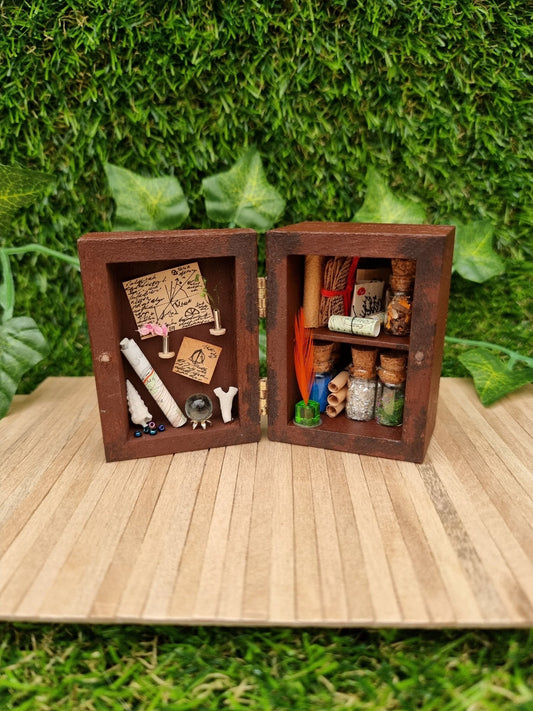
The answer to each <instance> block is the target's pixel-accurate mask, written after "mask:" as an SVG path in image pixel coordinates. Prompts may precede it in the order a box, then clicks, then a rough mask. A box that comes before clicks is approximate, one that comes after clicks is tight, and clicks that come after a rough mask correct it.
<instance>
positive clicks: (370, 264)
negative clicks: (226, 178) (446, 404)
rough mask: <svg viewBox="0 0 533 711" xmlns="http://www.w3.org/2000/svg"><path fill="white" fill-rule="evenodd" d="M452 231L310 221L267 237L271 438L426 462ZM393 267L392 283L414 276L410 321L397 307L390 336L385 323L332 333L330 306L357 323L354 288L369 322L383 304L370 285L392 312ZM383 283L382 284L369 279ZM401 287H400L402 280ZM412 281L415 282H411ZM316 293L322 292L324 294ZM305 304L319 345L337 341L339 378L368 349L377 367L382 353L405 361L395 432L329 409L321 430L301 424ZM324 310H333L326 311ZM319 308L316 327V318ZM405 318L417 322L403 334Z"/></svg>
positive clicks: (391, 417) (391, 422)
mask: <svg viewBox="0 0 533 711" xmlns="http://www.w3.org/2000/svg"><path fill="white" fill-rule="evenodd" d="M454 231H455V230H454V227H452V226H445V225H444V226H443V225H385V224H363V223H324V222H305V223H301V224H297V225H291V226H289V227H284V228H280V229H276V230H272V231H270V232H269V233H267V238H266V255H267V263H266V273H267V370H268V372H267V378H268V436H269V438H270V439H272V440H277V441H282V442H289V443H293V444H300V445H307V446H315V447H324V448H326V449H336V450H340V451H349V452H356V453H360V454H366V455H373V456H382V457H389V458H393V459H402V460H407V461H413V462H421V461H423V459H424V455H425V453H426V450H427V447H428V444H429V440H430V437H431V434H432V432H433V428H434V425H435V417H436V409H437V400H438V390H439V381H440V373H441V366H442V353H443V346H444V334H445V329H446V317H447V312H448V297H449V288H450V276H451V267H452V259H453V243H454ZM393 264H394V265H395V267H396V269H395V274H394V276H395V277H396V276H398V273H397V272H398V269H399V270H400V272H401V271H402V269H403V270H404V271H407V274H406V275H404V276H408V277H409V276H410V287H411V291H410V293H409V301H410V304H409V309H408V311H409V313H408V318H407V319H406V318H405V313H403V312H402V304H401V303H400V308H399V310H396V311H394V312H393V316H395V317H396V318H393V319H392V323H389V331H392V332H386V331H385V328H384V325H383V324H382V325H381V328H380V333H379V335H377V336H373V335H370V334H367V335H361V334H359V333H356V334H352V333H346V332H339V331H333V330H330V329H329V328H328V322H329V317H328V308H329V309H331V311H330V312H329V313H333V314H334V315H340V316H341V317H342V316H343V315H349V316H350V318H351V317H352V314H351V309H352V303H353V287H354V286H355V291H356V295H357V291H358V290H359V291H361V294H360V296H361V298H360V299H356V303H357V308H358V309H362V311H361V314H363V315H365V317H368V314H367V313H366V311H370V312H372V310H375V309H376V303H375V299H377V298H378V297H377V296H376V294H375V293H374V291H373V290H372V288H370V289H368V288H367V289H365V288H363V287H362V286H361V282H362V281H364V283H367V284H372V283H373V282H379V281H383V283H384V284H385V290H384V294H383V296H382V298H383V303H382V306H385V303H384V302H385V300H386V298H387V297H386V290H387V288H388V287H389V284H390V281H391V280H390V278H389V275H390V274H391V273H392V269H393ZM326 266H327V267H328V270H329V271H328V272H327V277H326V275H325V270H326ZM313 270H314V272H313ZM356 270H357V271H356ZM357 275H363V276H364V277H369V278H368V279H362V278H361V277H360V276H357ZM376 276H377V277H378V278H377V279H373V278H372V277H376ZM400 276H401V274H400ZM336 277H338V279H337V278H336ZM356 279H357V283H356ZM397 281H399V285H400V286H402V280H401V279H400V280H397ZM407 281H408V283H409V279H408V280H407ZM317 283H318V287H317ZM393 283H394V280H393ZM316 288H318V289H319V291H320V293H319V294H318V295H317V294H316V293H315V291H316ZM408 291H409V290H408ZM325 295H326V296H325ZM372 299H374V302H372ZM304 302H305V307H306V321H307V320H309V321H311V324H309V323H307V325H311V326H312V328H311V331H310V332H311V333H312V337H313V341H314V343H315V347H316V346H319V345H321V344H331V343H332V344H334V345H333V349H334V351H335V353H336V355H335V362H336V365H335V368H336V370H334V371H333V373H334V372H337V371H338V370H340V371H342V370H343V369H344V368H345V367H347V366H349V365H351V364H352V363H353V361H352V357H357V353H359V354H362V357H363V358H364V357H365V353H364V352H365V350H366V351H369V353H370V354H372V352H374V355H375V356H377V360H376V365H379V362H380V356H382V355H384V356H385V357H387V356H389V357H391V358H392V360H391V361H390V362H391V363H393V362H394V360H395V359H396V361H399V362H400V364H401V363H402V361H403V365H404V366H405V370H404V373H403V376H399V377H398V378H397V380H399V381H401V390H402V396H401V400H402V402H401V405H402V407H403V419H402V418H400V419H401V424H395V422H396V420H395V419H394V417H395V415H394V413H393V411H391V410H390V409H389V410H388V412H389V415H388V417H389V424H388V425H384V424H380V423H379V422H378V421H376V419H375V416H372V418H370V419H368V420H362V421H360V420H354V419H351V418H349V417H347V415H346V410H345V409H344V410H343V411H342V412H340V413H339V414H338V415H337V416H334V417H329V416H328V415H327V414H326V413H325V412H323V413H322V414H321V423H320V424H319V425H318V426H316V427H302V426H299V425H298V424H295V421H294V420H295V405H296V403H297V402H298V401H300V400H301V395H300V391H299V388H298V382H297V378H296V372H295V367H294V341H295V318H296V315H297V314H298V313H299V311H300V308H301V307H303V306H304ZM313 302H314V303H313ZM324 303H326V304H327V307H326V311H325V312H324ZM310 304H311V305H310ZM317 304H318V305H317ZM331 304H333V305H332V306H330V305H331ZM317 309H318V310H319V312H320V313H319V316H318V320H316V319H315V318H314V317H313V316H311V317H310V316H309V315H310V314H314V313H316V311H317ZM389 316H390V314H389ZM406 320H407V321H409V320H410V323H409V328H406ZM389 321H390V319H389ZM346 323H347V322H346V321H345V322H344V324H343V325H346ZM366 325H368V322H366ZM356 330H357V329H356ZM407 330H408V331H409V332H408V333H406V331H407ZM328 347H329V346H328ZM353 349H354V350H353ZM370 357H372V356H371V355H370ZM395 367H397V366H395ZM393 380H394V378H393ZM378 382H379V381H378ZM393 385H394V383H393ZM378 387H379V386H378ZM363 390H364V387H363ZM392 390H394V388H392ZM393 394H394V393H393ZM390 413H392V414H390ZM352 414H353V411H352ZM378 419H379V418H378Z"/></svg>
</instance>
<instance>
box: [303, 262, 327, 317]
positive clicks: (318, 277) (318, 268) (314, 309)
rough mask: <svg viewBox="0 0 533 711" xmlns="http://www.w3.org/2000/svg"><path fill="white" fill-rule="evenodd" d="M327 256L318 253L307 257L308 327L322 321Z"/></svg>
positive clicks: (305, 274)
mask: <svg viewBox="0 0 533 711" xmlns="http://www.w3.org/2000/svg"><path fill="white" fill-rule="evenodd" d="M325 260H326V258H325V257H321V256H319V255H317V254H311V255H308V256H307V257H306V258H305V268H304V299H303V307H304V314H305V326H306V328H317V326H321V325H322V324H321V323H320V299H321V295H320V289H321V287H322V272H323V271H324V262H325Z"/></svg>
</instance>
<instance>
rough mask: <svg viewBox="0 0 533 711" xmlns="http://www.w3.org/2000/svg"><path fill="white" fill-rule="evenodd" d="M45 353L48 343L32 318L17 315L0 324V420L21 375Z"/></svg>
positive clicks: (47, 350) (5, 411) (6, 409)
mask: <svg viewBox="0 0 533 711" xmlns="http://www.w3.org/2000/svg"><path fill="white" fill-rule="evenodd" d="M48 353H49V347H48V343H47V342H46V339H45V337H44V336H43V334H42V333H41V332H40V331H39V329H38V327H37V324H36V323H35V321H34V320H33V319H32V318H29V317H28V316H17V317H16V318H12V319H9V321H4V323H2V324H1V325H0V418H1V417H4V415H5V414H6V413H7V411H8V409H9V406H10V404H11V400H12V399H13V396H14V394H15V393H16V391H17V387H18V384H19V382H20V380H21V378H22V376H23V375H24V373H25V372H26V371H27V370H29V369H30V368H32V367H33V366H34V365H36V364H37V363H38V362H39V361H40V360H42V359H43V358H44V357H45V356H46V355H48Z"/></svg>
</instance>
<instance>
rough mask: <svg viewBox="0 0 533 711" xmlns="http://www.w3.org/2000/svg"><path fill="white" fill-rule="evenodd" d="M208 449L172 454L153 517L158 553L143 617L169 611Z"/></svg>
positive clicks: (163, 615) (166, 614)
mask: <svg viewBox="0 0 533 711" xmlns="http://www.w3.org/2000/svg"><path fill="white" fill-rule="evenodd" d="M207 453H208V451H207V450H206V449H202V450H199V451H195V452H184V453H180V454H175V455H174V456H173V458H172V462H171V464H170V467H169V470H168V473H167V477H166V479H165V486H164V487H163V489H162V490H161V495H160V497H159V499H158V502H157V507H156V511H155V512H154V518H153V519H152V520H153V521H154V524H156V525H154V528H153V530H152V531H151V533H152V535H156V536H157V537H158V541H157V552H158V555H157V561H156V565H155V567H154V572H153V578H152V580H151V581H149V585H148V589H147V594H146V601H145V603H144V607H143V611H142V612H143V617H144V618H145V619H147V620H154V621H157V620H165V619H168V617H169V615H170V605H171V602H172V596H173V592H174V583H175V580H176V576H177V573H178V569H179V565H180V561H181V556H182V553H183V548H184V545H185V541H186V538H187V533H188V531H189V526H190V523H191V518H192V515H193V512H194V506H195V503H196V497H197V495H198V490H199V488H200V482H201V480H202V475H203V471H204V465H205V462H206V458H207ZM156 513H157V518H156V516H155V514H156ZM152 540H153V539H152ZM139 572H141V571H139Z"/></svg>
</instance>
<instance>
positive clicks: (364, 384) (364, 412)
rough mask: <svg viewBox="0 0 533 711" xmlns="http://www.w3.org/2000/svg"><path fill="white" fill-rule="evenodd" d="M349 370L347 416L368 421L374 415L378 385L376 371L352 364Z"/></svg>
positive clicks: (360, 420) (351, 418)
mask: <svg viewBox="0 0 533 711" xmlns="http://www.w3.org/2000/svg"><path fill="white" fill-rule="evenodd" d="M349 372H350V377H349V379H348V393H347V395H346V417H348V418H349V419H350V420H358V421H359V422H366V421H368V420H371V419H373V417H374V407H375V401H376V386H377V378H376V375H375V371H374V370H373V369H372V370H370V369H365V368H355V367H353V366H352V367H351V368H350V371H349Z"/></svg>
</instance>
